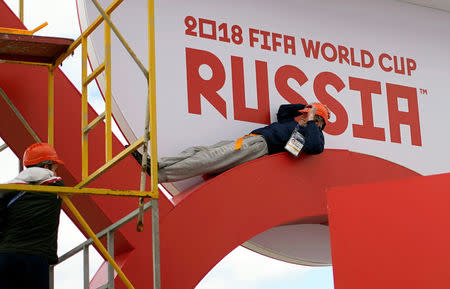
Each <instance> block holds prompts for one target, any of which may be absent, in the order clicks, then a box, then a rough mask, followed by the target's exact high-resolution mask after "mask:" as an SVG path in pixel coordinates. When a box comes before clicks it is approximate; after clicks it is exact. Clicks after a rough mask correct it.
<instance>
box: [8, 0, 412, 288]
mask: <svg viewBox="0 0 450 289" xmlns="http://www.w3.org/2000/svg"><path fill="white" fill-rule="evenodd" d="M0 26H3V27H11V28H24V27H23V26H22V24H21V23H20V21H19V20H18V19H17V18H16V17H15V16H14V14H13V13H12V11H10V10H9V8H8V7H7V6H6V4H5V3H4V2H2V1H0ZM0 87H1V88H2V89H3V90H4V91H5V92H6V94H7V95H8V96H9V97H10V99H11V100H12V102H13V103H14V105H15V106H16V107H17V108H18V109H19V111H20V112H21V113H22V115H23V116H24V117H25V119H27V121H28V122H29V123H30V124H31V126H32V127H33V129H34V130H35V131H36V132H37V133H38V135H39V136H40V137H41V138H42V139H44V140H45V139H46V132H47V113H46V112H47V101H46V100H47V70H46V68H42V67H33V66H26V65H15V64H14V65H13V64H0ZM80 108H81V97H80V93H79V91H78V90H77V89H76V88H75V87H74V86H73V85H72V84H71V83H70V81H69V80H68V79H67V78H66V77H65V76H64V75H63V74H62V73H61V72H60V71H59V70H57V71H56V73H55V122H56V123H55V147H56V149H57V151H58V154H59V155H60V157H61V158H62V159H63V160H64V162H65V163H66V167H65V168H64V169H63V170H62V171H61V175H62V177H63V178H64V180H65V182H66V184H67V185H69V186H70V185H75V184H76V183H78V182H79V181H80V177H81V134H80V132H81V127H80V124H81V122H80V116H81V111H80ZM0 115H1V117H2V121H1V122H0V137H1V138H2V139H4V140H5V142H6V143H7V144H8V145H9V146H10V147H11V148H12V150H13V151H14V152H15V153H16V155H18V156H20V155H22V153H23V151H24V150H25V148H26V146H28V145H29V144H30V143H32V142H33V140H32V138H31V136H29V135H28V133H27V132H26V130H25V128H24V127H23V125H22V124H21V123H20V122H19V121H18V119H17V118H16V117H15V115H14V114H13V113H12V111H11V110H10V108H9V107H8V106H7V104H6V103H5V102H3V100H0ZM95 117H96V115H95V113H94V111H93V110H92V109H91V110H90V112H89V118H90V119H93V118H95ZM103 144H104V130H103V127H102V126H99V127H97V128H96V129H95V130H94V131H93V132H92V133H91V134H90V135H89V150H90V155H89V160H90V171H91V172H92V171H94V170H95V169H97V168H98V167H100V166H101V165H102V164H103V162H104V159H103V156H104V148H103ZM121 149H123V147H122V145H121V144H120V143H119V142H118V141H117V140H114V142H113V152H114V153H117V152H119V151H120V150H121ZM412 176H417V174H416V173H414V172H412V171H410V170H408V169H406V168H404V167H401V166H398V165H395V164H392V163H390V162H388V161H385V160H382V159H379V158H375V157H371V156H367V155H361V154H357V153H352V152H348V151H345V150H327V151H326V152H324V153H323V154H321V155H318V156H304V157H302V159H301V160H295V159H293V158H291V157H290V156H288V155H287V154H286V153H282V154H278V155H273V156H268V157H265V158H262V159H258V160H255V161H252V162H249V163H246V164H244V165H241V166H239V167H237V168H234V169H232V170H230V171H228V172H225V173H223V174H221V175H219V176H217V177H215V178H213V179H211V180H209V181H208V182H206V183H205V184H202V185H201V186H199V187H197V188H194V189H193V190H191V191H189V192H184V193H182V194H181V195H179V196H177V197H175V198H174V199H172V200H168V199H167V198H165V197H164V196H163V195H161V199H160V231H161V266H162V267H161V272H162V286H163V288H193V287H195V285H196V284H197V283H198V282H199V281H200V280H201V279H202V278H203V276H204V275H205V274H206V273H207V272H208V271H209V270H210V269H211V268H212V267H213V266H214V265H215V264H216V263H217V262H219V261H220V260H221V259H222V258H223V257H224V256H226V255H227V254H228V253H229V252H230V251H231V250H233V249H234V248H235V247H236V246H238V245H240V244H242V243H243V242H245V241H246V240H248V239H249V238H251V237H253V236H255V235H257V234H259V233H261V232H263V231H265V230H267V229H269V228H272V227H273V226H276V225H280V224H284V223H295V222H308V223H324V222H325V223H326V222H327V199H326V191H327V189H328V188H329V187H336V186H348V185H354V184H364V183H371V182H375V181H384V180H392V179H399V178H404V177H412ZM91 186H92V187H102V188H114V189H138V186H139V166H138V164H137V163H136V162H135V161H134V160H133V159H132V158H131V157H128V158H126V159H125V160H123V161H122V162H121V163H119V164H118V165H117V166H116V167H114V168H113V169H112V170H111V171H109V172H107V173H106V174H104V175H103V176H102V177H100V178H99V179H98V180H96V181H95V182H93V183H92V184H91ZM72 200H73V202H74V204H75V205H76V206H77V207H78V209H79V210H80V211H81V212H82V215H83V216H84V217H85V218H86V220H87V221H88V223H89V224H90V225H91V226H92V228H93V230H94V231H96V232H98V231H100V230H101V229H103V228H105V227H106V226H108V225H109V224H111V223H113V222H115V221H117V220H118V219H120V218H121V217H123V216H124V215H126V214H127V213H129V212H130V211H132V210H134V209H135V208H136V207H137V200H136V199H131V198H115V197H87V196H75V197H73V198H72ZM149 216H150V214H146V218H145V224H146V228H145V231H144V233H138V232H136V230H135V223H133V222H132V223H130V224H128V225H126V226H124V227H123V228H122V229H120V231H119V232H117V234H116V245H115V255H116V259H117V260H118V263H119V265H120V266H121V267H122V269H123V271H124V272H125V274H126V275H127V276H128V278H129V279H130V280H131V282H132V283H133V285H134V286H135V287H136V288H148V287H149V286H151V285H150V284H152V276H151V272H152V268H151V264H152V262H151V260H152V259H151V255H152V253H151V234H150V232H151V228H150V226H151V222H150V219H149ZM348 237H350V238H353V236H352V235H350V236H348ZM205 252H207V254H205ZM103 269H104V268H103ZM102 272H104V270H103V271H102V269H101V272H99V274H97V275H96V276H95V277H94V280H93V281H92V282H91V284H92V286H94V285H95V286H98V285H101V284H102V282H104V281H105V278H106V276H105V274H104V273H102ZM337 283H339V282H337ZM116 286H117V288H123V287H124V286H123V284H122V283H121V282H120V281H118V282H116ZM355 288H356V287H355Z"/></svg>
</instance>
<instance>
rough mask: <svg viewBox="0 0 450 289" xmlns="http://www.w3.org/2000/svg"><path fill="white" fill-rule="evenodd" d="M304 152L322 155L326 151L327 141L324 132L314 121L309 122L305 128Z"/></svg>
mask: <svg viewBox="0 0 450 289" xmlns="http://www.w3.org/2000/svg"><path fill="white" fill-rule="evenodd" d="M304 134H305V144H304V145H303V150H304V151H305V153H307V154H310V155H315V154H320V153H321V152H323V150H324V146H325V140H324V137H323V133H322V131H320V129H319V127H318V126H317V125H316V123H315V122H314V121H311V120H310V121H308V122H307V123H306V127H305V131H304Z"/></svg>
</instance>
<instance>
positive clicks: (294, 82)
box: [77, 0, 450, 175]
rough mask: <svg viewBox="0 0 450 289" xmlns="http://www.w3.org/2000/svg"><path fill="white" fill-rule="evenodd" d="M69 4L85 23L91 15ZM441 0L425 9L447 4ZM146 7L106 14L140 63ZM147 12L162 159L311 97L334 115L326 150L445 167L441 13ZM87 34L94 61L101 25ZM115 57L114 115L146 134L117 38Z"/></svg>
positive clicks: (449, 19)
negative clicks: (151, 21) (152, 28)
mask: <svg viewBox="0 0 450 289" xmlns="http://www.w3.org/2000/svg"><path fill="white" fill-rule="evenodd" d="M77 2H78V7H79V15H80V22H81V25H82V27H83V28H85V27H86V25H87V23H90V22H92V20H93V19H95V17H97V16H98V15H99V14H98V12H97V10H96V8H95V7H94V6H93V4H92V3H91V2H90V1H84V0H77ZM100 2H101V3H102V5H103V7H105V8H106V7H107V6H108V5H109V4H110V2H111V1H106V0H103V1H100ZM414 2H421V3H423V2H424V1H414ZM438 2H439V1H435V2H434V3H430V5H437V6H436V7H440V8H446V6H445V5H447V4H445V3H443V2H442V3H441V4H439V3H438ZM146 5H147V1H124V3H123V4H122V5H121V6H120V7H119V8H118V9H117V10H116V11H115V12H114V13H113V14H112V19H113V21H114V23H115V24H116V25H117V27H118V28H119V30H120V31H121V32H122V34H123V35H124V36H125V38H126V39H127V41H128V42H129V43H130V45H131V47H132V48H133V49H134V50H135V52H136V54H137V55H138V56H139V57H140V59H142V61H143V62H144V64H145V65H147V63H148V55H147V54H148V50H147V15H146V13H147V7H146ZM439 5H441V6H439ZM442 5H443V6H442ZM155 8H156V19H155V28H156V92H157V120H158V154H159V156H160V157H162V156H171V155H174V154H176V153H178V152H180V151H181V150H183V149H184V148H186V147H188V146H191V145H208V144H213V143H215V142H217V141H220V140H224V139H237V138H239V137H240V136H243V135H245V134H247V133H249V132H250V131H251V130H253V129H255V128H257V127H260V126H264V125H266V124H269V123H270V122H271V121H274V120H275V119H276V116H275V114H276V111H277V109H278V106H279V105H280V104H283V103H296V102H304V103H306V102H308V103H309V102H316V101H320V102H322V103H324V104H326V105H327V106H328V107H329V108H330V110H331V112H332V117H331V121H330V123H329V125H327V127H326V129H325V147H326V148H337V149H348V150H350V151H354V152H359V153H364V154H368V155H372V156H376V157H380V158H383V159H386V160H389V161H391V162H394V163H397V164H399V165H402V166H405V167H407V168H409V169H411V170H413V171H416V172H418V173H420V174H423V175H430V174H437V173H444V172H449V171H450V154H447V153H444V152H443V148H445V147H450V135H449V134H447V133H445V130H444V126H445V123H446V122H447V120H446V114H447V111H448V109H449V108H450V85H449V81H450V53H449V51H450V37H449V31H450V14H449V13H448V12H446V11H444V10H437V9H431V8H425V7H421V6H418V5H413V4H410V3H405V2H400V1H394V0H378V1H372V0H370V1H369V0H342V1H335V0H322V1H306V0H284V1H278V0H246V1H237V0H228V1H217V0H191V1H181V0H164V1H156V7H155ZM447 9H450V7H447ZM91 41H92V42H91V44H93V45H92V46H91V47H90V49H89V55H90V60H91V63H92V64H93V66H94V67H96V66H97V65H98V64H99V63H101V62H102V61H103V51H102V47H103V33H102V32H101V31H100V32H96V33H95V34H94V35H93V37H92V38H91ZM112 59H113V60H112V66H113V67H112V71H113V87H112V90H113V97H114V101H115V107H114V115H115V117H116V119H117V120H118V123H119V126H120V127H121V129H122V130H123V132H124V134H125V136H126V137H127V138H128V139H129V140H134V139H136V138H139V137H140V136H142V135H143V132H144V112H145V107H144V105H145V103H146V81H145V79H144V77H143V76H142V74H141V73H140V71H139V69H138V68H137V66H136V65H135V64H134V62H133V60H132V59H131V58H130V57H129V56H128V55H127V53H126V51H125V49H123V48H122V47H121V46H120V44H119V41H118V40H117V38H116V37H113V51H112ZM102 85H103V84H102V81H100V86H102Z"/></svg>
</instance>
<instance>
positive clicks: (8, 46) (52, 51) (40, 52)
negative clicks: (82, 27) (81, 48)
mask: <svg viewBox="0 0 450 289" xmlns="http://www.w3.org/2000/svg"><path fill="white" fill-rule="evenodd" d="M72 43H73V40H72V39H68V38H59V37H44V36H34V35H19V34H9V33H0V59H1V60H10V61H23V62H37V63H54V62H55V61H56V59H58V57H59V56H61V55H62V54H63V53H64V52H66V50H67V48H69V46H70V45H71V44H72Z"/></svg>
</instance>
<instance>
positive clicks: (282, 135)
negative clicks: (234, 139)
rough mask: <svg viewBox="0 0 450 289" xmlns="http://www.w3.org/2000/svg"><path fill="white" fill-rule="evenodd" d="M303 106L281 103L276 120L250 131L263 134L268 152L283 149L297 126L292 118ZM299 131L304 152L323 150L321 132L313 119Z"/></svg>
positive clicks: (317, 152) (271, 152)
mask: <svg viewBox="0 0 450 289" xmlns="http://www.w3.org/2000/svg"><path fill="white" fill-rule="evenodd" d="M303 108H305V105H304V104H283V105H281V106H280V108H279V109H278V113H277V122H274V123H272V124H270V125H268V126H265V127H262V128H259V129H255V130H254V131H252V133H254V134H260V135H262V136H264V138H265V140H266V142H267V146H268V149H269V154H275V153H279V152H282V151H285V150H284V146H285V145H286V143H287V141H288V140H289V138H290V137H291V134H292V132H293V131H294V128H295V127H296V126H297V122H296V121H295V119H294V118H295V117H297V116H299V115H301V114H302V113H301V112H299V110H301V109H303ZM299 132H300V133H301V134H302V135H303V136H304V137H305V144H304V146H303V151H304V152H306V153H308V154H319V153H321V152H322V151H323V149H324V143H325V141H324V137H323V133H322V131H321V130H320V129H319V127H318V126H317V125H316V124H315V123H314V121H308V122H307V124H306V127H302V126H301V127H300V129H299Z"/></svg>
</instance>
